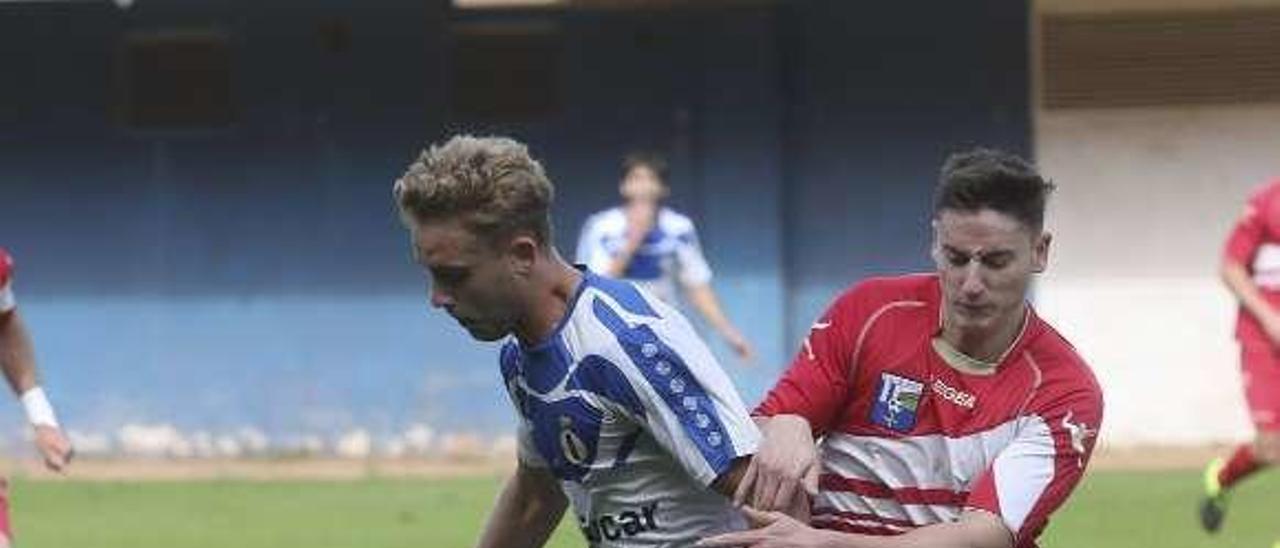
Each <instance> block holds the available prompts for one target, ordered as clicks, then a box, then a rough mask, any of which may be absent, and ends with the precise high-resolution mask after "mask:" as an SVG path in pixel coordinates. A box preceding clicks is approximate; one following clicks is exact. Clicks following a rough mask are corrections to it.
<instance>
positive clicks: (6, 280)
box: [0, 247, 17, 314]
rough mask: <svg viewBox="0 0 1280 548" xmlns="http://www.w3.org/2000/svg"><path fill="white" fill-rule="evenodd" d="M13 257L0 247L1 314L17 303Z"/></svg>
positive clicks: (11, 308)
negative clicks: (14, 294) (14, 288)
mask: <svg viewBox="0 0 1280 548" xmlns="http://www.w3.org/2000/svg"><path fill="white" fill-rule="evenodd" d="M12 278H13V258H12V257H10V256H9V252H7V251H5V250H4V248H2V247H0V314H5V313H7V312H9V311H10V310H13V307H14V306H15V305H16V304H17V303H15V302H14V300H13V284H12V283H11V282H12Z"/></svg>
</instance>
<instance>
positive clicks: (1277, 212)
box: [1225, 180, 1280, 344]
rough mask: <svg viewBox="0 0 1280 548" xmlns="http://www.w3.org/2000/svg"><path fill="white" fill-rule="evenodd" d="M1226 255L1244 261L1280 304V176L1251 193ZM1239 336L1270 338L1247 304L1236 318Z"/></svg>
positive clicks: (1266, 340)
mask: <svg viewBox="0 0 1280 548" xmlns="http://www.w3.org/2000/svg"><path fill="white" fill-rule="evenodd" d="M1225 256H1226V258H1227V259H1229V260H1232V261H1235V262H1236V263H1238V264H1241V265H1244V266H1245V268H1247V269H1248V270H1249V273H1250V274H1252V275H1253V283H1254V284H1256V285H1257V286H1258V290H1259V291H1261V292H1262V296H1263V298H1265V299H1266V300H1267V302H1268V303H1271V305H1272V306H1275V307H1280V180H1276V181H1272V182H1271V183H1269V184H1267V185H1266V186H1263V187H1262V188H1261V189H1259V190H1258V191H1256V192H1255V193H1254V194H1253V195H1252V196H1250V197H1249V202H1248V203H1247V204H1246V205H1245V208H1244V213H1243V214H1241V215H1240V218H1239V219H1238V220H1236V225H1235V226H1234V227H1233V228H1232V230H1231V236H1230V237H1229V238H1228V239H1227V246H1226V250H1225ZM1236 337H1237V338H1239V339H1240V340H1241V341H1244V342H1258V343H1261V344H1269V341H1270V339H1269V338H1268V337H1267V335H1266V333H1265V332H1263V330H1262V326H1260V325H1259V324H1258V320H1257V319H1256V318H1254V317H1253V315H1252V314H1249V312H1248V311H1247V310H1245V309H1244V307H1240V312H1239V316H1238V318H1237V320H1236Z"/></svg>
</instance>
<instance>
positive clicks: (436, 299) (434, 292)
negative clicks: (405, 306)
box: [427, 285, 453, 308]
mask: <svg viewBox="0 0 1280 548" xmlns="http://www.w3.org/2000/svg"><path fill="white" fill-rule="evenodd" d="M427 294H428V299H427V300H429V301H430V302H431V306H432V308H446V307H451V306H453V297H451V296H449V295H448V294H446V293H445V292H443V291H441V290H440V287H439V286H437V285H432V286H431V288H430V289H428V290H427Z"/></svg>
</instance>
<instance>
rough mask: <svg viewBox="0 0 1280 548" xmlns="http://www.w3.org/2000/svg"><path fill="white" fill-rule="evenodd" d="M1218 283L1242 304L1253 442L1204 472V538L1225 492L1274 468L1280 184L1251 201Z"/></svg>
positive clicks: (1279, 440) (1222, 507)
mask: <svg viewBox="0 0 1280 548" xmlns="http://www.w3.org/2000/svg"><path fill="white" fill-rule="evenodd" d="M1222 281H1223V282H1224V283H1225V284H1226V286H1227V289H1229V290H1230V291H1231V293H1232V295H1234V296H1235V298H1236V300H1238V301H1239V302H1240V312H1239V315H1238V317H1237V319H1236V339H1237V340H1239V341H1240V366H1241V370H1242V371H1241V372H1242V373H1243V377H1244V395H1245V401H1246V402H1247V403H1248V405H1249V415H1250V417H1251V418H1252V419H1253V424H1254V427H1255V429H1256V431H1257V435H1256V436H1255V437H1254V439H1253V440H1251V441H1250V442H1247V443H1242V444H1240V445H1239V446H1237V447H1236V448H1235V450H1234V451H1233V452H1232V454H1231V456H1230V457H1228V458H1226V459H1222V458H1219V459H1215V460H1214V461H1213V462H1211V463H1209V466H1208V467H1207V468H1206V469H1205V477H1204V487H1205V496H1204V499H1203V500H1202V501H1201V504H1200V523H1201V525H1203V526H1204V528H1205V530H1207V531H1209V532H1216V531H1217V530H1218V529H1219V528H1220V527H1221V526H1222V519H1223V517H1224V516H1225V514H1226V510H1227V498H1228V493H1229V492H1230V491H1231V488H1232V487H1234V486H1235V485H1236V484H1237V483H1239V482H1240V481H1241V480H1243V479H1245V478H1246V477H1249V476H1250V475H1252V474H1253V473H1254V472H1257V471H1258V470H1261V469H1263V468H1265V467H1268V466H1270V465H1273V464H1275V463H1276V462H1277V461H1280V180H1276V181H1273V182H1271V183H1270V184H1268V185H1266V186H1264V187H1262V188H1261V189H1259V190H1258V191H1257V192H1255V193H1254V195H1253V196H1251V197H1250V198H1249V202H1248V204H1247V205H1246V206H1245V209H1244V214H1242V215H1241V216H1240V219H1239V220H1238V221H1236V225H1235V228H1234V229H1233V230H1232V231H1231V236H1230V237H1229V238H1228V239H1227V248H1226V252H1225V253H1224V254H1223V258H1222ZM1277 545H1280V543H1277Z"/></svg>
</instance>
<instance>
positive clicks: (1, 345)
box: [0, 252, 71, 471]
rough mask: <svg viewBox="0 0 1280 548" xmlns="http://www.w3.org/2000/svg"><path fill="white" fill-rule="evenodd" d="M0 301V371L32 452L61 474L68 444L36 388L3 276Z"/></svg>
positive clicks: (27, 343) (26, 342) (28, 348)
mask: <svg viewBox="0 0 1280 548" xmlns="http://www.w3.org/2000/svg"><path fill="white" fill-rule="evenodd" d="M2 253H3V252H0V254H2ZM0 261H7V257H0ZM6 266H7V265H6ZM0 301H3V302H0V371H3V372H4V377H5V381H7V382H8V383H9V388H10V390H12V391H13V393H14V395H16V396H18V398H19V400H20V401H21V402H22V406H23V408H24V409H25V410H26V412H27V419H28V421H29V422H30V423H31V426H32V428H33V430H34V433H35V444H36V449H37V450H38V451H39V452H40V456H41V457H42V458H43V459H44V462H45V465H46V466H48V467H49V468H50V469H52V470H55V471H62V469H63V468H65V467H66V465H67V463H68V461H70V459H71V443H70V442H69V441H68V440H67V438H66V436H65V435H64V434H63V433H62V430H61V429H60V427H59V426H58V419H57V417H56V415H55V414H54V412H53V406H52V405H51V404H50V403H49V399H48V397H47V396H46V395H45V393H44V390H43V389H42V388H40V385H39V378H38V373H37V370H36V358H35V349H34V344H33V343H32V342H31V334H30V333H28V332H27V327H26V324H25V323H24V322H23V321H22V316H21V314H19V312H18V309H17V308H16V307H15V306H14V303H13V290H12V288H11V287H10V285H9V281H8V279H7V272H5V273H4V275H0Z"/></svg>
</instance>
